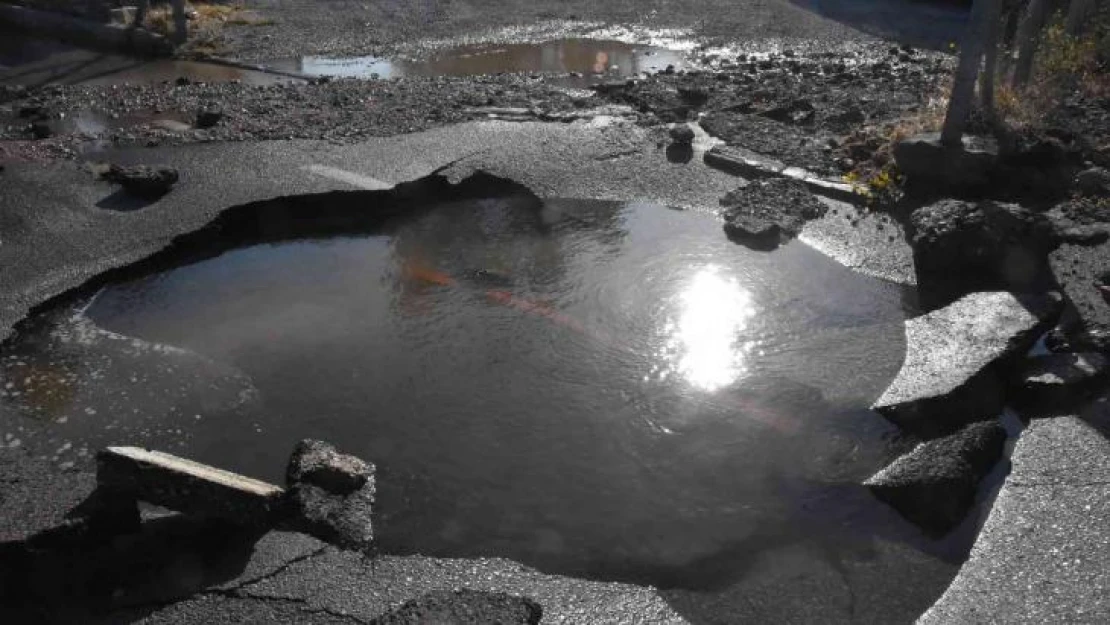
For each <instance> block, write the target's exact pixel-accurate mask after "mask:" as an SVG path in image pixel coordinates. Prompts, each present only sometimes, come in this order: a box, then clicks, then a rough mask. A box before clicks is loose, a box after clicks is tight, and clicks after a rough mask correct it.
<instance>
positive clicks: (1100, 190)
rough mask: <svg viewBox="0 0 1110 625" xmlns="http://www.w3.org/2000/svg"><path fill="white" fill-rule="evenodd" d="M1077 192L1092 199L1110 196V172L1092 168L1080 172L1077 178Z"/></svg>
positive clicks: (1100, 168)
mask: <svg viewBox="0 0 1110 625" xmlns="http://www.w3.org/2000/svg"><path fill="white" fill-rule="evenodd" d="M1075 190H1076V191H1078V192H1079V193H1080V194H1082V195H1087V196H1092V197H1106V196H1107V195H1110V171H1107V170H1105V169H1103V168H1102V167H1092V168H1090V169H1086V170H1084V171H1081V172H1079V175H1077V176H1076V177H1075Z"/></svg>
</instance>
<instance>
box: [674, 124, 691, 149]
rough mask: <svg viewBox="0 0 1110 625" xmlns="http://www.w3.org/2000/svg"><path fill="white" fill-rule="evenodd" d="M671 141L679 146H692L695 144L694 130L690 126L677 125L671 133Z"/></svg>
mask: <svg viewBox="0 0 1110 625" xmlns="http://www.w3.org/2000/svg"><path fill="white" fill-rule="evenodd" d="M670 135H671V141H673V142H675V143H676V144H678V145H690V144H692V143H694V129H693V128H691V127H690V124H676V125H675V127H674V128H671V131H670Z"/></svg>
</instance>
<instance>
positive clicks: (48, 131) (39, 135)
mask: <svg viewBox="0 0 1110 625" xmlns="http://www.w3.org/2000/svg"><path fill="white" fill-rule="evenodd" d="M31 136H33V137H34V138H36V139H48V138H50V137H52V136H54V129H53V128H51V127H50V123H49V122H47V121H45V120H37V121H33V122H31Z"/></svg>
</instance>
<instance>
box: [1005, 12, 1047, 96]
mask: <svg viewBox="0 0 1110 625" xmlns="http://www.w3.org/2000/svg"><path fill="white" fill-rule="evenodd" d="M1047 5H1048V3H1047V2H1045V0H1030V1H1029V7H1028V8H1027V9H1026V10H1025V17H1024V18H1023V19H1022V20H1021V25H1020V26H1018V34H1017V46H1018V57H1017V66H1016V67H1015V68H1014V79H1013V86H1014V87H1022V86H1025V84H1026V83H1027V82H1029V77H1030V76H1031V75H1032V74H1033V55H1034V54H1036V53H1037V43H1038V42H1039V41H1040V38H1041V28H1042V27H1043V26H1044V20H1045V13H1046V9H1047Z"/></svg>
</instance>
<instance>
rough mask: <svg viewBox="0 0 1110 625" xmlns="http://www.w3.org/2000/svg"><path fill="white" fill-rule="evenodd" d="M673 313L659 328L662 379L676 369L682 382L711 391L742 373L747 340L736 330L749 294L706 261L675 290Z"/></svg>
mask: <svg viewBox="0 0 1110 625" xmlns="http://www.w3.org/2000/svg"><path fill="white" fill-rule="evenodd" d="M675 303H676V304H677V315H676V317H674V318H672V319H670V320H668V322H667V324H666V326H665V327H664V335H665V337H666V343H665V345H664V360H665V362H664V363H661V365H662V366H661V367H660V368H661V369H663V372H662V374H661V376H660V377H661V378H663V379H665V378H666V377H668V374H669V373H671V372H674V373H678V374H679V375H681V376H682V377H683V378H684V379H685V380H686V381H687V382H688V383H690V384H691V385H693V386H694V387H696V388H699V389H702V390H705V391H715V390H717V389H719V388H721V387H724V386H727V385H728V384H731V383H732V382H734V381H736V380H737V379H739V378H740V377H741V376H743V375H744V372H745V369H746V366H745V360H746V359H747V352H748V345H747V344H746V343H745V342H744V341H743V340H742V337H741V335H742V333H743V331H744V329H745V328H747V326H748V323H749V322H750V320H751V318H752V317H754V316H755V306H754V303H753V301H752V296H751V293H749V292H748V291H747V290H746V289H744V288H743V287H741V286H740V285H739V283H737V281H736V280H735V279H734V278H730V277H728V276H727V275H725V274H724V272H723V271H722V270H721V268H719V267H715V266H707V267H703V268H701V269H699V270H698V271H697V273H695V274H694V275H693V277H692V278H691V279H690V280H689V281H688V282H687V283H686V284H685V285H684V287H683V289H682V291H680V292H679V293H678V295H677V301H676V302H675Z"/></svg>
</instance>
